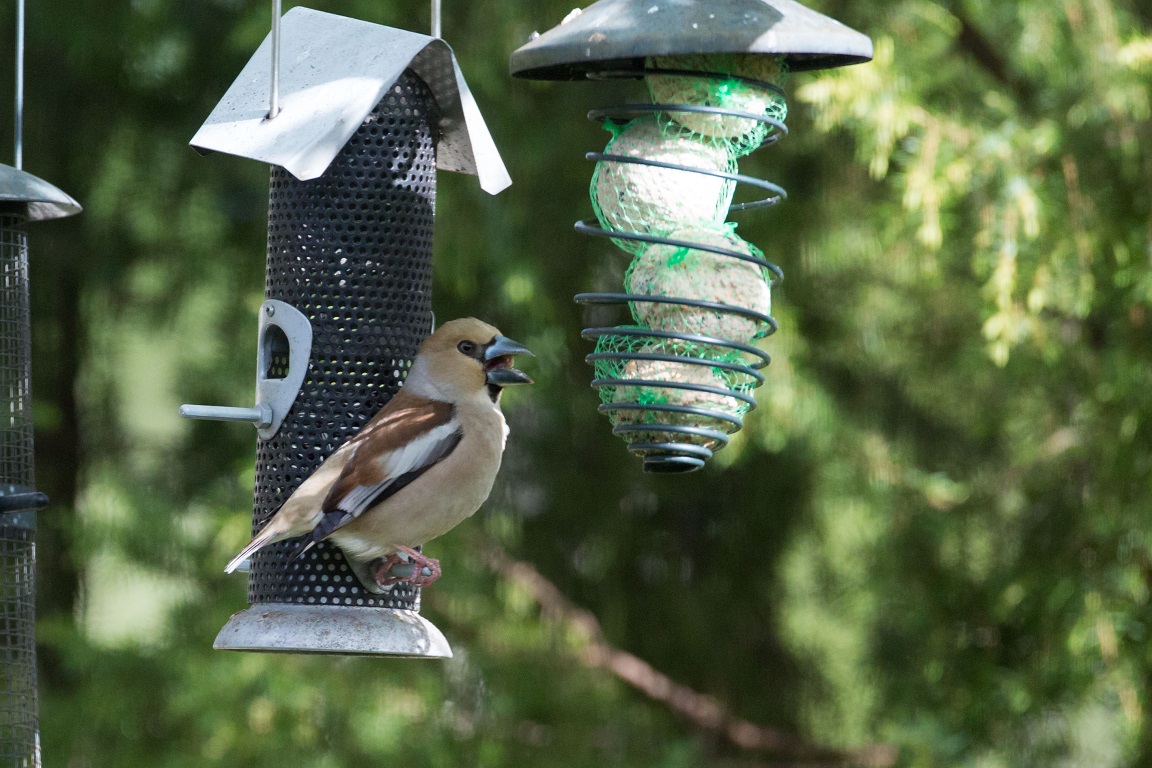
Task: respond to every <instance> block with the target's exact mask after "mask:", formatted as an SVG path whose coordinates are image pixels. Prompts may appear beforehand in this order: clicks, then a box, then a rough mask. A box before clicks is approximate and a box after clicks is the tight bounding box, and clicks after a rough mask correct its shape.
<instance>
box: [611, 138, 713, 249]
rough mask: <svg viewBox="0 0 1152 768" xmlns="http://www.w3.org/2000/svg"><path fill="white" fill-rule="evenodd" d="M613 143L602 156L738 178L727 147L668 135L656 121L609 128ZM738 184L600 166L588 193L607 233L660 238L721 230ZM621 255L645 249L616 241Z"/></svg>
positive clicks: (622, 165) (614, 164)
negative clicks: (678, 231)
mask: <svg viewBox="0 0 1152 768" xmlns="http://www.w3.org/2000/svg"><path fill="white" fill-rule="evenodd" d="M605 127H606V128H607V129H608V130H609V131H611V132H612V134H613V137H612V140H611V141H610V142H608V146H607V148H605V150H604V153H605V154H608V155H622V156H625V157H637V158H644V159H646V160H653V161H656V162H662V163H669V164H672V165H679V166H684V167H687V168H700V169H703V170H710V171H721V172H725V173H735V172H736V158H735V157H734V156H733V155H732V152H731V150H729V149H728V147H727V146H715V145H711V144H705V143H702V142H700V141H697V140H695V139H694V138H692V136H691V134H690V132H689V131H685V130H679V129H675V130H666V129H664V128H662V127H661V126H660V124H659V122H658V121H657V119H656V116H655V115H649V116H646V117H640V118H637V119H635V120H632V121H630V122H628V123H626V124H625V125H623V126H620V125H617V124H615V123H612V122H610V121H609V122H607V123H605ZM735 189H736V182H734V181H731V180H729V179H725V178H721V177H717V176H710V175H707V174H701V173H693V172H691V171H684V170H679V169H676V168H659V167H655V166H651V165H644V164H640V163H629V162H620V161H612V160H601V161H600V162H598V163H596V169H595V171H593V173H592V184H591V188H590V190H589V191H590V193H591V196H592V208H593V210H595V212H596V218H597V219H598V220H599V221H600V225H601V226H602V227H604V228H605V229H612V230H619V231H622V232H628V233H633V234H642V235H662V234H664V233H665V232H667V231H668V230H669V229H671V228H673V227H676V226H681V225H684V224H720V223H721V222H723V221H724V219H725V218H727V216H728V207H729V206H730V205H731V203H732V195H733V193H734V192H735ZM612 242H614V243H615V244H616V245H617V246H618V247H620V248H621V249H622V250H625V251H627V252H629V253H638V252H640V251H641V250H643V249H644V248H645V247H646V245H647V244H646V243H643V242H639V241H634V240H623V239H620V238H613V240H612Z"/></svg>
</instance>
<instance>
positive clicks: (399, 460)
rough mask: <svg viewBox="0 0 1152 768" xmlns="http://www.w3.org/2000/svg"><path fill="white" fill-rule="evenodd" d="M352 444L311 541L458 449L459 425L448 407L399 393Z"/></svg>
mask: <svg viewBox="0 0 1152 768" xmlns="http://www.w3.org/2000/svg"><path fill="white" fill-rule="evenodd" d="M389 406H394V407H388V408H385V409H384V411H382V412H381V413H380V414H379V416H377V418H375V419H373V420H372V421H371V422H369V423H368V424H367V425H366V426H365V427H364V429H363V430H361V431H360V433H359V434H358V435H356V437H354V438H353V439H352V441H351V443H352V446H351V447H352V448H353V451H354V452H353V453H352V456H351V458H349V459H348V463H347V464H346V465H345V466H344V470H343V472H341V474H340V477H339V478H337V480H336V482H335V483H334V484H333V486H332V490H331V491H329V492H328V496H327V498H325V499H324V503H323V504H322V505H321V510H322V511H323V513H324V516H323V517H322V518H321V520H320V522H319V523H318V524H317V525H316V528H315V529H313V531H312V539H313V541H321V540H322V539H325V538H327V537H328V536H329V535H330V534H331V533H332V532H333V531H335V530H336V529H337V528H340V527H341V526H343V525H347V524H348V523H349V522H350V521H352V520H354V519H355V518H357V517H359V516H360V515H361V513H363V512H364V510H366V509H368V508H369V507H372V506H374V505H376V504H379V503H380V502H382V501H384V500H385V499H387V498H388V497H389V496H391V495H392V494H394V493H397V492H398V491H399V490H400V489H401V488H403V487H404V486H406V485H408V484H409V483H411V482H412V481H413V480H415V479H416V478H417V477H419V476H420V475H422V474H423V473H424V472H426V471H427V470H428V469H429V468H430V467H432V466H433V465H434V464H436V463H437V462H439V461H443V460H444V458H446V457H447V456H448V454H450V453H452V451H453V449H455V448H456V446H457V445H459V444H460V438H461V431H460V420H459V419H458V418H457V416H456V409H455V408H454V407H453V406H452V404H451V403H445V402H441V401H438V400H427V399H425V398H422V397H417V396H414V395H407V393H405V392H404V391H403V390H401V392H400V394H398V395H397V396H396V397H395V398H394V399H393V401H392V402H391V403H389Z"/></svg>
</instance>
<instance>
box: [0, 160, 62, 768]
mask: <svg viewBox="0 0 1152 768" xmlns="http://www.w3.org/2000/svg"><path fill="white" fill-rule="evenodd" d="M17 158H19V153H17ZM18 162H19V160H18ZM79 212H80V204H79V203H77V202H76V201H75V200H73V199H72V198H71V197H69V196H68V195H66V194H64V193H63V192H61V191H60V190H59V189H57V188H56V187H54V186H52V185H51V184H49V183H48V182H46V181H43V180H41V179H38V178H36V177H35V176H33V175H32V174H29V173H25V172H24V171H22V170H19V169H17V168H13V167H12V166H8V165H0V388H2V391H3V393H4V395H3V398H2V399H0V408H2V409H3V411H2V413H0V429H2V430H3V437H2V438H0V627H2V629H3V631H2V633H0V695H2V696H3V702H4V704H3V706H0V761H2V762H3V764H4V765H15V766H22V767H24V768H36V767H38V766H39V765H40V729H39V718H38V715H37V691H36V629H35V627H36V589H35V576H36V510H37V509H39V508H41V507H43V506H44V505H46V504H47V503H48V497H47V496H45V495H44V494H43V493H40V492H38V491H37V490H36V484H35V474H34V472H33V458H32V457H33V450H32V361H31V313H30V309H29V300H28V238H27V234H26V232H25V225H26V224H27V223H28V222H30V221H43V220H46V219H55V218H61V217H64V216H71V215H73V214H75V213H79Z"/></svg>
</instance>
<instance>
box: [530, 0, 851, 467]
mask: <svg viewBox="0 0 1152 768" xmlns="http://www.w3.org/2000/svg"><path fill="white" fill-rule="evenodd" d="M871 57H872V42H871V40H869V38H868V37H866V36H865V35H862V34H860V33H859V32H855V31H853V30H851V29H849V28H848V27H846V26H844V25H843V24H840V23H839V22H837V21H834V20H832V19H830V18H828V17H826V16H823V15H821V14H819V13H816V12H815V11H812V10H811V9H808V8H806V7H804V6H802V5H800V4H799V3H796V2H794V0H707V1H706V0H599V2H597V3H594V4H593V5H590V6H588V7H587V8H585V9H583V11H573V12H572V13H571V14H569V16H568V17H567V18H566V19H565V20H564V21H563V22H562V23H561V24H560V25H559V26H557V27H555V28H553V29H551V30H549V31H548V32H545V33H544V34H542V35H538V36H534V37H533V39H532V40H531V41H530V42H529V43H528V44H527V45H525V46H523V47H521V48H520V49H518V50H517V51H515V52H514V53H513V54H512V59H511V71H512V74H513V75H515V76H517V77H524V78H533V79H544V80H603V79H615V78H626V79H643V80H644V81H645V84H646V85H647V88H648V91H649V95H650V97H651V100H650V101H648V102H645V103H634V104H625V105H621V106H614V107H608V108H604V109H594V110H592V111H591V112H589V113H588V117H589V118H590V119H592V120H598V121H601V122H603V123H604V124H605V126H606V127H607V128H608V129H609V130H610V131H611V132H612V134H613V138H612V140H611V141H610V142H609V144H608V146H607V148H606V149H605V150H604V152H589V153H587V155H586V157H587V158H588V159H589V160H593V161H595V162H596V169H595V171H594V173H593V177H592V184H591V189H590V193H591V197H592V203H593V209H594V210H595V213H596V218H595V219H586V220H583V221H579V222H577V223H576V230H577V231H579V232H581V233H583V234H586V235H592V236H597V237H606V238H610V239H611V240H612V242H613V243H615V244H616V245H617V246H618V247H619V248H620V249H621V250H623V251H625V252H627V253H629V254H631V255H632V262H631V265H630V266H629V268H628V271H627V273H626V276H625V285H624V288H625V290H624V292H619V293H581V294H578V295H577V296H576V301H577V302H579V303H582V304H608V305H628V307H629V308H630V310H631V314H632V318H633V321H634V324H632V325H627V326H618V327H611V328H607V327H602V328H587V329H585V330H584V332H583V335H584V337H585V338H587V339H589V340H593V341H595V342H596V348H595V351H594V352H593V353H592V354H590V355H588V356H587V358H586V359H587V361H588V362H589V363H591V364H592V365H593V366H594V369H595V378H594V379H593V381H592V386H593V387H595V388H596V389H598V390H599V393H600V397H601V401H602V403H601V405H600V408H599V410H600V411H601V412H602V413H605V414H606V415H607V416H608V418H609V419H610V421H611V422H612V424H613V432H614V433H615V434H617V435H620V436H621V437H622V438H623V439H624V441H625V442H626V443H627V445H628V448H629V449H630V450H631V451H632V452H633V453H635V454H638V455H639V456H641V457H643V466H644V469H645V470H646V471H649V472H665V473H671V472H690V471H693V470H696V469H699V468H700V467H702V466H703V465H704V463H705V462H706V460H707V459H709V458H711V457H712V455H713V453H714V452H715V451H717V450H719V449H720V448H722V447H723V446H724V445H726V444H727V443H728V441H729V437H730V435H731V434H732V433H734V432H736V431H737V430H739V429H740V428H741V427H742V426H743V417H744V414H745V413H747V411H748V410H750V409H751V408H753V407H755V405H756V401H755V399H754V397H753V396H752V391H753V390H754V389H755V388H756V387H758V386H760V384H762V383H763V381H764V376H763V374H762V373H761V372H760V370H761V369H762V368H764V367H765V366H767V365H768V363H769V356H768V354H767V353H766V352H764V351H763V350H762V349H760V348H759V347H758V346H756V344H755V342H756V341H758V340H759V339H762V338H764V337H766V336H769V335H771V334H772V333H774V332H775V331H776V328H777V324H776V321H775V320H774V319H773V318H772V316H771V287H772V285H773V284H775V283H776V282H777V281H778V280H780V279H782V278H783V273H782V272H781V270H780V268H779V267H778V266H776V265H775V264H773V263H771V262H770V261H768V260H767V259H765V258H764V254H763V253H762V252H761V251H760V250H759V249H757V248H756V247H755V246H753V245H752V244H751V243H748V242H746V241H744V240H743V239H742V238H740V237H739V236H738V235H737V234H736V233H735V225H734V224H729V223H726V221H725V220H726V218H727V216H728V214H729V213H741V212H744V211H749V210H754V209H759V208H768V207H772V206H775V205H777V204H779V203H780V202H782V201H783V200H785V199H786V198H787V193H786V192H785V190H784V189H783V188H782V187H780V186H778V185H776V184H773V183H772V182H769V181H765V180H762V179H758V178H755V177H752V176H746V175H743V174H740V173H739V172H738V167H737V159H738V158H740V157H742V156H744V155H746V154H748V153H750V152H752V151H754V150H756V149H758V148H759V147H762V146H770V145H772V144H775V143H776V142H777V141H779V140H780V139H781V138H783V137H784V136H786V135H787V133H788V129H787V127H786V126H785V123H784V119H785V117H786V115H787V102H786V96H785V91H784V90H783V88H782V82H783V79H784V76H785V74H786V73H787V72H789V71H791V72H796V71H804V70H813V69H822V68H827V67H836V66H842V65H845V64H855V63H859V62H863V61H868V60H869V59H871ZM738 185H745V186H749V187H752V188H754V189H755V190H757V191H758V192H759V195H758V199H755V200H752V201H750V202H744V203H735V204H734V203H732V199H733V195H734V192H735V189H736V187H737V186H738Z"/></svg>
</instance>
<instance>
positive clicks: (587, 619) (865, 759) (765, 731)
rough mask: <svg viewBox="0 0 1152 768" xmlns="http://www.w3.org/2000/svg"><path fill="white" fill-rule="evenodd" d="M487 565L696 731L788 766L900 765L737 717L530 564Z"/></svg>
mask: <svg viewBox="0 0 1152 768" xmlns="http://www.w3.org/2000/svg"><path fill="white" fill-rule="evenodd" d="M489 565H490V566H491V567H492V569H493V570H494V571H496V572H497V573H499V574H501V575H503V576H504V577H505V578H507V579H509V580H510V581H513V582H515V583H516V584H518V585H520V586H522V587H524V588H525V589H527V591H528V592H529V594H531V595H532V597H533V599H534V600H535V601H536V602H537V604H538V605H539V606H540V608H541V615H542V617H543V618H544V619H546V620H548V621H552V622H554V623H556V624H566V625H568V626H569V627H573V628H576V629H577V630H578V631H579V632H580V633H581V634H583V635H584V637H585V639H586V641H587V643H588V645H587V647H586V648H585V650H584V652H583V654H582V655H581V661H583V662H584V663H585V664H587V665H588V666H590V667H596V668H601V669H606V670H608V671H609V672H611V673H612V674H614V675H615V676H616V677H618V678H620V679H621V680H623V681H624V682H626V683H628V684H629V685H631V686H632V687H633V688H635V689H637V690H638V691H640V692H641V693H643V694H645V695H646V696H648V697H649V698H651V699H653V700H655V701H658V702H660V703H661V704H663V705H665V706H666V707H668V708H669V709H671V710H672V711H673V712H675V713H676V714H677V715H679V716H680V717H682V718H684V719H685V720H687V721H688V722H690V723H692V724H693V725H695V726H697V727H699V728H701V729H703V730H706V731H709V732H711V733H715V734H718V735H720V736H722V737H723V738H724V739H726V740H727V741H728V742H730V743H731V744H733V745H735V746H737V747H740V748H741V749H747V750H757V751H764V752H771V753H774V754H777V755H781V756H783V757H786V758H788V759H789V760H790V761H791V762H789V763H788V764H789V765H796V766H800V765H803V766H804V768H823V767H824V766H827V767H828V768H834V767H835V768H842V767H843V766H849V765H851V766H867V767H868V768H887V766H891V765H893V764H894V763H895V762H896V758H897V750H896V748H895V747H893V746H891V745H888V744H875V745H869V746H865V747H859V748H855V749H850V750H837V749H830V748H826V747H821V746H818V745H815V744H811V743H809V742H808V741H806V740H805V739H804V738H802V737H801V736H798V735H795V734H791V733H788V732H786V731H782V730H780V729H777V728H772V727H770V726H765V725H757V724H755V723H751V722H749V721H747V720H744V719H743V718H740V717H737V716H736V715H734V714H732V712H730V711H729V710H728V708H727V707H725V706H724V705H723V704H722V703H721V702H719V701H717V699H716V698H715V697H713V696H710V695H708V694H704V693H700V692H698V691H695V690H692V689H691V688H689V687H687V686H684V685H681V684H679V683H677V682H676V681H674V680H672V679H671V678H670V677H668V676H667V675H665V674H664V673H663V672H661V671H660V670H658V669H656V668H654V667H653V666H652V665H651V664H649V663H648V662H646V661H644V660H643V659H641V658H640V657H638V656H635V655H633V654H631V653H628V652H627V651H622V650H620V649H619V648H616V647H614V646H612V645H611V644H609V643H608V642H607V641H606V640H605V639H604V633H603V630H602V629H601V627H600V622H599V621H597V619H596V617H595V616H594V615H592V613H591V612H590V611H587V610H585V609H584V608H581V607H580V606H578V605H576V604H575V603H573V602H572V601H571V600H569V599H568V597H567V596H566V595H564V593H563V592H561V591H560V589H559V588H558V587H557V586H556V585H555V584H553V583H552V582H551V581H549V580H548V579H546V578H545V577H544V576H543V575H542V574H541V573H540V572H539V571H537V570H536V569H535V568H533V567H532V566H531V565H529V564H528V563H524V562H521V561H518V560H512V559H510V558H509V557H508V556H507V555H505V554H504V553H503V552H499V551H497V552H494V553H493V554H492V555H491V557H490V559H489ZM776 765H779V764H776Z"/></svg>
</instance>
